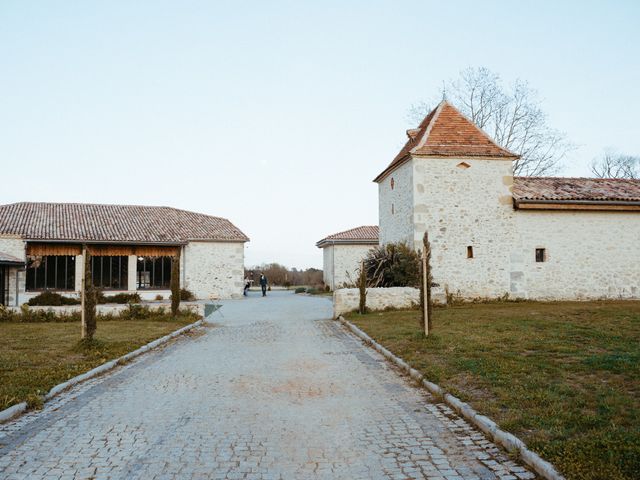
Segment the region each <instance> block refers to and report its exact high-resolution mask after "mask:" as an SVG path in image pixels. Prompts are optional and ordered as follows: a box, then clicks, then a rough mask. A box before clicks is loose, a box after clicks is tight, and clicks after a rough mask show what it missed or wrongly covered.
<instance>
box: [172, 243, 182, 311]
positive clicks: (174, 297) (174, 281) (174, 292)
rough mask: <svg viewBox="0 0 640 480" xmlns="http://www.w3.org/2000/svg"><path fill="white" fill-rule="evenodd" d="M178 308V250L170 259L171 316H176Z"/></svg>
mask: <svg viewBox="0 0 640 480" xmlns="http://www.w3.org/2000/svg"><path fill="white" fill-rule="evenodd" d="M179 308H180V250H178V253H177V254H176V256H175V257H173V258H172V259H171V315H173V316H174V317H175V316H176V315H178V309H179Z"/></svg>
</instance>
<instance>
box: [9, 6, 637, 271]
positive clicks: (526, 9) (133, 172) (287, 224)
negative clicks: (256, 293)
mask: <svg viewBox="0 0 640 480" xmlns="http://www.w3.org/2000/svg"><path fill="white" fill-rule="evenodd" d="M638 25H640V2H637V1H626V2H625V1H617V2H614V1H611V2H609V1H601V2H585V1H566V2H555V1H548V2H543V1H531V2H514V1H485V2H478V1H465V2H463V1H459V2H453V1H452V2H441V1H439V2H427V1H422V2H403V1H386V2H383V1H359V2H356V1H352V2H348V1H335V2H319V1H317V2H301V1H291V2H266V1H264V2H250V1H246V2H231V1H229V2H213V1H202V2H194V1H173V2H169V1H142V0H137V1H135V2H131V1H115V0H110V1H108V2H97V1H77V2H74V1H68V0H67V1H40V2H38V1H23V0H19V1H18V0H17V1H9V0H1V1H0V159H1V162H2V164H1V169H0V172H1V173H0V175H1V177H2V180H3V181H2V187H1V190H0V203H10V202H18V201H51V202H56V201H65V202H97V203H129V204H145V205H169V206H175V207H179V208H185V209H189V210H195V211H199V212H204V213H209V214H213V215H219V216H224V217H227V218H229V219H230V220H231V221H233V222H234V223H235V224H236V225H238V226H239V227H240V228H241V229H242V230H243V231H245V233H247V234H248V235H249V236H250V237H251V239H252V241H251V243H250V244H248V247H247V250H246V257H247V258H246V261H247V263H248V264H255V263H260V262H270V261H277V262H280V263H284V264H286V265H288V266H297V267H307V266H317V267H321V266H322V255H321V251H320V250H318V249H316V247H315V246H314V244H315V242H316V241H317V240H319V239H320V238H322V237H324V236H325V235H327V234H329V233H333V232H336V231H340V230H344V229H347V228H351V227H354V226H357V225H361V224H376V223H377V210H378V204H377V188H376V185H375V184H374V183H372V182H371V180H372V179H373V178H374V177H375V176H376V175H377V174H378V173H379V172H380V171H381V170H382V169H383V168H384V167H385V166H386V165H387V164H388V163H389V162H390V160H391V159H392V158H393V156H394V155H395V153H396V151H397V150H398V149H399V148H400V147H401V145H402V144H403V142H404V139H405V134H404V131H405V130H406V128H408V127H410V126H411V125H409V124H408V122H407V112H408V110H409V108H410V106H411V105H412V104H413V103H416V102H418V101H420V100H422V99H430V98H433V96H434V95H437V94H438V92H440V89H441V85H442V81H443V80H446V79H448V78H451V77H454V76H456V75H457V73H458V72H459V71H460V70H462V69H464V68H466V67H468V66H486V67H488V68H490V69H492V70H493V71H495V72H497V73H499V74H500V75H501V76H502V77H503V79H504V80H505V81H506V82H510V81H513V80H514V79H515V78H517V77H520V78H522V79H525V80H528V81H529V82H530V83H531V85H532V86H533V87H535V88H536V89H538V91H539V92H540V96H541V97H542V98H543V100H544V108H545V110H546V111H547V112H548V114H549V122H550V124H551V125H552V126H553V127H555V128H558V129H560V130H562V131H564V132H566V133H567V135H568V137H569V139H570V140H571V141H573V142H574V143H575V144H577V145H578V146H579V148H577V149H576V150H575V151H574V152H573V153H572V154H571V156H570V158H569V159H567V162H566V167H565V168H564V169H563V171H562V174H563V175H573V176H579V175H588V173H589V171H588V164H589V163H590V161H591V159H592V158H593V157H594V156H596V155H598V154H599V153H600V152H601V151H602V150H603V149H604V148H606V147H613V148H616V149H618V150H620V151H622V152H625V153H629V154H636V155H640V132H639V128H638V120H637V117H638V111H639V110H640V94H639V93H638V88H639V86H640V65H639V64H640V61H639V58H640V29H639V28H638Z"/></svg>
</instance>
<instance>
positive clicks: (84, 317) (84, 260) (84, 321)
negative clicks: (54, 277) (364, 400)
mask: <svg viewBox="0 0 640 480" xmlns="http://www.w3.org/2000/svg"><path fill="white" fill-rule="evenodd" d="M85 268H87V246H86V245H82V279H81V282H80V307H81V310H80V311H81V314H80V318H81V325H82V326H81V328H80V338H83V339H84V338H87V314H86V312H85V302H86V296H87V292H86V290H87V285H86V281H85V279H86V274H85V271H84V269H85Z"/></svg>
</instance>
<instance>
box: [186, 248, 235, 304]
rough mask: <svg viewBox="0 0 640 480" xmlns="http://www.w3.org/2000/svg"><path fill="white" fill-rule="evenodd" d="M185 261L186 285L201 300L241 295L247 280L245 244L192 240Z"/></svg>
mask: <svg viewBox="0 0 640 480" xmlns="http://www.w3.org/2000/svg"><path fill="white" fill-rule="evenodd" d="M182 262H183V264H184V269H185V282H184V283H185V285H184V287H185V288H187V289H189V290H191V291H192V292H193V293H194V295H195V296H196V297H197V298H198V299H218V298H239V297H241V296H242V288H243V279H244V244H243V243H240V242H194V241H192V242H189V243H188V244H187V246H186V248H185V250H184V255H183V257H182Z"/></svg>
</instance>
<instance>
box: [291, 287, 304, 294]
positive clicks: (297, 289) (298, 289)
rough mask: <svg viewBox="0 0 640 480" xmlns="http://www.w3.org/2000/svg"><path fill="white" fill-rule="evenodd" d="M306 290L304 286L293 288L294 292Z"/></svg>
mask: <svg viewBox="0 0 640 480" xmlns="http://www.w3.org/2000/svg"><path fill="white" fill-rule="evenodd" d="M306 291H307V289H306V288H304V287H298V288H296V289H295V290H294V292H295V293H305V292H306Z"/></svg>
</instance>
